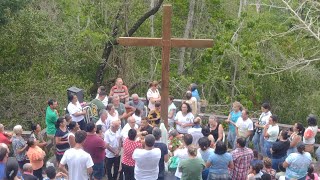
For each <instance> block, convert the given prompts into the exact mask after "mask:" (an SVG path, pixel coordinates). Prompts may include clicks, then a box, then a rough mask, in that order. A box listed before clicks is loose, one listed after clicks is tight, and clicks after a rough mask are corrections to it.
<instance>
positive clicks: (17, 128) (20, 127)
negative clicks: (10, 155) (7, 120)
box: [13, 125, 22, 134]
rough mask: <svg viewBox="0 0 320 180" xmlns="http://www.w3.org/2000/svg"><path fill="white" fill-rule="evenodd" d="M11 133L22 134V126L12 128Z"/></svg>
mask: <svg viewBox="0 0 320 180" xmlns="http://www.w3.org/2000/svg"><path fill="white" fill-rule="evenodd" d="M13 133H14V134H22V126H21V125H16V126H14V127H13Z"/></svg>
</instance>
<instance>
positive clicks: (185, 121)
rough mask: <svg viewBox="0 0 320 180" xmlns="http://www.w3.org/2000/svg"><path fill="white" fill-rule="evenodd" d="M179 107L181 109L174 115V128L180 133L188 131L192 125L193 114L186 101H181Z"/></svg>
mask: <svg viewBox="0 0 320 180" xmlns="http://www.w3.org/2000/svg"><path fill="white" fill-rule="evenodd" d="M180 109H181V111H179V112H178V113H177V115H176V117H175V123H176V125H177V126H176V128H177V131H178V132H179V133H180V134H186V133H188V129H190V128H191V127H192V126H193V119H194V116H193V114H192V112H191V107H190V105H189V104H188V103H186V102H184V103H182V104H181V108H180Z"/></svg>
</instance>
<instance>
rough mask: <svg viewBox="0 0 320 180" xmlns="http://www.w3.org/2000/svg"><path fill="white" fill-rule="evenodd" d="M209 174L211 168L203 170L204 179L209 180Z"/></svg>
mask: <svg viewBox="0 0 320 180" xmlns="http://www.w3.org/2000/svg"><path fill="white" fill-rule="evenodd" d="M208 175H209V168H205V169H204V170H203V171H202V180H207V179H208Z"/></svg>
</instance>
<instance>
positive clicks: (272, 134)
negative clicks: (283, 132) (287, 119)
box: [267, 124, 279, 142]
mask: <svg viewBox="0 0 320 180" xmlns="http://www.w3.org/2000/svg"><path fill="white" fill-rule="evenodd" d="M267 133H268V134H269V138H267V141H269V142H276V141H277V138H278V135H279V126H278V125H277V124H276V125H275V126H272V125H269V128H268V130H267Z"/></svg>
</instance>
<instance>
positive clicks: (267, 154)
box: [264, 141, 274, 158]
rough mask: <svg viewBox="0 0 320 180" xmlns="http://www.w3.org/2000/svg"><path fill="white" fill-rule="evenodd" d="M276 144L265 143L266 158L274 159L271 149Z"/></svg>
mask: <svg viewBox="0 0 320 180" xmlns="http://www.w3.org/2000/svg"><path fill="white" fill-rule="evenodd" d="M273 143H274V142H270V141H264V153H265V155H266V156H268V158H271V157H272V154H271V151H270V148H271V147H272V145H273Z"/></svg>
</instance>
